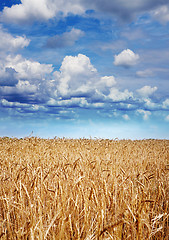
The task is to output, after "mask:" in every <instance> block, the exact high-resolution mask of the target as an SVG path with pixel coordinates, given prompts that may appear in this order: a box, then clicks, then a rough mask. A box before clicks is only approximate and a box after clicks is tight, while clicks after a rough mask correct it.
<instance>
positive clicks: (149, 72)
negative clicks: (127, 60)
mask: <svg viewBox="0 0 169 240" xmlns="http://www.w3.org/2000/svg"><path fill="white" fill-rule="evenodd" d="M136 75H137V76H138V77H143V78H144V77H152V76H153V75H154V73H153V71H152V70H151V69H146V70H143V71H137V72H136Z"/></svg>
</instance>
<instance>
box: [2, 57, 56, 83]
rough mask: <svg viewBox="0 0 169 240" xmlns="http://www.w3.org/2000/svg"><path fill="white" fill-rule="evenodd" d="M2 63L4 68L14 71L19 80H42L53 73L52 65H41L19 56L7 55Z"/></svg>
mask: <svg viewBox="0 0 169 240" xmlns="http://www.w3.org/2000/svg"><path fill="white" fill-rule="evenodd" d="M4 62H5V66H6V67H8V68H13V69H15V71H16V72H17V75H18V78H19V79H32V80H35V79H43V78H45V76H46V75H48V74H50V73H51V72H52V71H53V67H52V64H41V63H39V62H37V61H32V60H28V59H26V58H23V57H22V56H21V55H16V56H12V55H8V56H7V57H6V59H5V61H4Z"/></svg>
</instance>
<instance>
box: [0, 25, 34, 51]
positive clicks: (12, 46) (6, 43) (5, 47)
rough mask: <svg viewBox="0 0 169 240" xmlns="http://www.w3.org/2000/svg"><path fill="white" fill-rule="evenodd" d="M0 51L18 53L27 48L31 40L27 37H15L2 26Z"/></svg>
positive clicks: (0, 30)
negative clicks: (17, 51)
mask: <svg viewBox="0 0 169 240" xmlns="http://www.w3.org/2000/svg"><path fill="white" fill-rule="evenodd" d="M0 39H1V40H0V51H3V52H9V51H16V50H18V49H22V48H24V47H27V46H28V45H29V43H30V40H29V39H27V38H26V37H25V36H16V37H13V36H12V35H11V34H9V33H8V32H7V31H6V30H5V29H3V28H2V26H1V25H0Z"/></svg>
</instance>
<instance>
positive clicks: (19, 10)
mask: <svg viewBox="0 0 169 240" xmlns="http://www.w3.org/2000/svg"><path fill="white" fill-rule="evenodd" d="M155 8H156V11H154V9H155ZM87 9H89V10H90V9H93V10H95V11H96V12H101V13H104V14H106V15H109V16H110V17H112V16H117V17H118V18H120V19H122V20H123V21H125V22H126V21H130V20H132V19H133V18H134V17H136V16H138V14H142V13H144V12H146V13H147V12H150V11H153V13H152V14H153V15H154V16H155V17H156V18H157V19H158V20H160V21H163V22H164V21H165V22H166V21H168V6H167V4H166V5H164V2H162V1H160V0H135V1H134V2H133V0H128V1H126V0H121V1H119V0H113V1H110V0H105V1H104V4H103V2H102V1H100V0H93V1H92V2H91V1H90V0H69V1H67V0H62V1H61V0H60V1H58V0H21V4H16V5H13V6H12V7H10V8H9V7H5V8H4V10H3V13H2V17H1V19H3V20H4V21H8V22H15V23H21V24H22V23H25V22H32V21H34V20H48V19H51V18H53V17H55V16H58V15H60V16H67V15H68V13H73V14H84V13H85V11H86V10H87ZM61 13H62V14H63V15H62V14H61ZM160 15H161V16H160ZM162 15H164V16H163V17H162Z"/></svg>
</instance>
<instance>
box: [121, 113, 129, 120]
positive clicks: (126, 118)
mask: <svg viewBox="0 0 169 240" xmlns="http://www.w3.org/2000/svg"><path fill="white" fill-rule="evenodd" d="M122 117H123V118H124V120H126V121H128V120H130V117H129V115H128V114H124V115H123V116H122Z"/></svg>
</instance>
